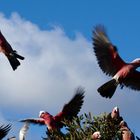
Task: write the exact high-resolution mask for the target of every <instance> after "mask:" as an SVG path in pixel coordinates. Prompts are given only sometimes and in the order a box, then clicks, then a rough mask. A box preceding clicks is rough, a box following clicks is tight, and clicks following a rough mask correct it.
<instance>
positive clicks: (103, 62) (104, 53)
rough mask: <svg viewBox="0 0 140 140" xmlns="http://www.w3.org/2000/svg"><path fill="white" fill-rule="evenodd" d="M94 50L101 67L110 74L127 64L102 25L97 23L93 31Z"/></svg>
mask: <svg viewBox="0 0 140 140" xmlns="http://www.w3.org/2000/svg"><path fill="white" fill-rule="evenodd" d="M93 50H94V53H95V56H96V57H97V61H98V64H99V66H100V68H101V69H102V71H103V72H104V73H105V74H107V75H109V76H114V75H115V74H116V72H117V71H118V70H119V69H120V68H121V67H122V66H123V65H125V62H124V61H123V60H122V58H121V57H120V56H119V54H118V51H117V48H116V47H115V46H114V45H112V43H111V42H110V41H109V38H108V36H107V33H106V31H105V28H104V26H102V25H97V26H96V27H95V30H94V31H93Z"/></svg>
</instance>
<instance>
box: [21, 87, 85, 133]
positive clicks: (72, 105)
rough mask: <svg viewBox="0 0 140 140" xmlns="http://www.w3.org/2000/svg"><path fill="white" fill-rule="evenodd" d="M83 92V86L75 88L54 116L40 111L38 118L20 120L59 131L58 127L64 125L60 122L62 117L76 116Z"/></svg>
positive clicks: (81, 103) (68, 118)
mask: <svg viewBox="0 0 140 140" xmlns="http://www.w3.org/2000/svg"><path fill="white" fill-rule="evenodd" d="M84 92H85V91H84V89H83V88H77V90H76V93H75V95H74V97H73V98H72V99H71V100H70V101H69V102H68V103H67V104H65V105H64V106H63V109H62V111H61V112H59V113H58V114H57V115H56V116H52V115H51V114H49V113H48V112H46V111H40V112H39V118H38V119H30V118H29V119H24V120H21V122H29V123H34V124H40V125H46V126H47V128H48V130H49V131H50V132H51V131H55V130H58V131H59V130H60V128H62V127H63V126H64V124H63V123H62V121H63V120H64V119H66V120H68V121H71V120H72V119H73V117H76V116H77V114H78V113H79V111H80V109H81V107H82V105H83V102H84V100H83V99H84Z"/></svg>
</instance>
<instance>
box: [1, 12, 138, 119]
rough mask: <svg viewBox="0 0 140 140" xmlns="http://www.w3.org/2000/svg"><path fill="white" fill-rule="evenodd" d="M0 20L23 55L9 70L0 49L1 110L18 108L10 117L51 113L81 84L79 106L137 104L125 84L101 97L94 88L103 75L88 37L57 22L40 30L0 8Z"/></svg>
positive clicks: (106, 108) (102, 108) (91, 108)
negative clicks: (82, 93)
mask: <svg viewBox="0 0 140 140" xmlns="http://www.w3.org/2000/svg"><path fill="white" fill-rule="evenodd" d="M0 23H1V24H0V29H1V31H2V33H3V34H4V35H5V37H6V38H7V40H8V41H9V42H10V44H11V45H12V47H13V48H14V49H16V50H17V51H18V53H19V54H21V55H23V56H25V60H24V61H21V66H19V67H18V69H17V70H16V71H12V68H11V67H10V64H9V62H8V61H7V60H6V57H5V56H3V55H0V67H1V69H0V71H1V72H0V78H1V83H0V94H1V98H0V106H1V108H4V109H5V112H10V113H12V112H14V113H15V114H16V115H15V116H10V117H11V119H12V118H13V119H14V118H15V119H20V118H18V117H19V116H20V117H37V115H38V112H39V110H46V111H48V112H50V113H52V114H54V115H55V113H57V112H58V111H59V110H61V108H62V106H63V104H64V103H65V102H67V101H69V100H70V98H71V97H72V96H73V94H74V93H73V92H74V89H75V88H76V87H78V86H80V85H81V86H83V87H85V90H86V93H85V103H84V106H83V109H82V111H83V112H84V111H86V112H89V111H91V112H93V113H95V114H99V113H102V112H104V111H107V112H109V111H111V109H112V108H113V107H114V106H116V105H117V106H119V107H121V109H120V110H122V111H123V112H124V111H125V112H126V113H130V110H129V109H128V108H127V106H126V105H127V104H129V101H131V103H133V102H134V103H135V104H136V102H137V93H135V95H134V97H133V101H132V100H131V97H130V96H132V94H131V93H128V94H129V95H126V94H124V93H125V90H123V91H122V90H121V91H120V90H117V92H116V93H115V96H114V97H113V98H112V100H108V99H104V98H102V97H101V96H100V95H99V94H98V93H97V92H96V90H97V87H98V86H100V85H101V84H102V83H103V82H105V81H106V80H107V76H105V75H104V74H103V73H102V72H101V70H100V69H99V67H98V65H97V63H96V58H95V56H94V54H93V50H92V43H91V42H90V41H89V40H87V39H86V38H85V37H84V36H83V35H82V34H80V33H77V34H76V35H75V38H74V39H71V38H69V37H68V36H67V35H66V34H65V31H64V30H63V29H62V28H60V27H58V26H54V27H53V28H52V29H50V30H41V29H40V28H39V27H38V26H37V25H35V24H33V23H31V22H30V21H27V20H25V19H23V18H21V17H20V16H19V15H18V14H17V13H13V14H12V15H11V17H10V18H6V17H5V16H4V15H3V14H0ZM118 92H123V93H122V94H120V93H118ZM128 97H129V98H128ZM126 98H128V100H126ZM124 102H125V104H124ZM133 113H135V111H134V110H133ZM6 114H8V113H6ZM19 114H21V115H19ZM5 117H6V118H9V116H8V117H7V116H5ZM128 119H129V118H128Z"/></svg>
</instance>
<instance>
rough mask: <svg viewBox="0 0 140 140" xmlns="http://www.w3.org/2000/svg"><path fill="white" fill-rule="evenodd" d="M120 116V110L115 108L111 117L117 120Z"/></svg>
mask: <svg viewBox="0 0 140 140" xmlns="http://www.w3.org/2000/svg"><path fill="white" fill-rule="evenodd" d="M119 116H120V112H119V108H118V107H114V108H113V110H112V113H111V117H112V118H117V117H119Z"/></svg>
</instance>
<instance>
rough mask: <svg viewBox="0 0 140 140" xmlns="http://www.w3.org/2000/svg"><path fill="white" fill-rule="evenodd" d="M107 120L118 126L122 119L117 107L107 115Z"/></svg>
mask: <svg viewBox="0 0 140 140" xmlns="http://www.w3.org/2000/svg"><path fill="white" fill-rule="evenodd" d="M107 120H108V121H111V122H113V123H115V124H116V125H119V124H120V122H121V121H122V120H123V118H122V117H121V116H120V111H119V108H118V107H114V108H113V109H112V112H110V113H109V114H108V115H107Z"/></svg>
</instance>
